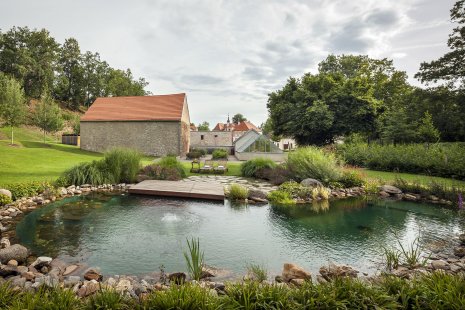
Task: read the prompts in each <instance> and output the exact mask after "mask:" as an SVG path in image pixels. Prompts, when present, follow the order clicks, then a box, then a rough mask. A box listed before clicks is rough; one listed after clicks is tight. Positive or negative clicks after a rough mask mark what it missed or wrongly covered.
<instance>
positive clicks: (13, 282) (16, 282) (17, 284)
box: [10, 277, 26, 288]
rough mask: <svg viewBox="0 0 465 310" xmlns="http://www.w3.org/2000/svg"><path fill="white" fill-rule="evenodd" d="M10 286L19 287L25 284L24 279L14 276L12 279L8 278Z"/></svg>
mask: <svg viewBox="0 0 465 310" xmlns="http://www.w3.org/2000/svg"><path fill="white" fill-rule="evenodd" d="M10 281H11V286H13V287H20V288H23V287H24V285H25V284H26V279H25V278H21V277H15V278H14V279H10Z"/></svg>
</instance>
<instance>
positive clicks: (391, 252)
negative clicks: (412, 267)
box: [383, 247, 401, 270]
mask: <svg viewBox="0 0 465 310" xmlns="http://www.w3.org/2000/svg"><path fill="white" fill-rule="evenodd" d="M400 255H401V254H400V251H399V250H397V249H391V248H387V247H383V258H384V263H385V265H386V269H387V270H392V269H396V268H397V267H399V261H400Z"/></svg>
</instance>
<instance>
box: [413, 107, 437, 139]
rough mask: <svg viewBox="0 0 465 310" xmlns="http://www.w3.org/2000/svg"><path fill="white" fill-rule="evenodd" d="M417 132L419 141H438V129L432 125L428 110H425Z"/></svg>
mask: <svg viewBox="0 0 465 310" xmlns="http://www.w3.org/2000/svg"><path fill="white" fill-rule="evenodd" d="M417 133H418V139H419V140H420V141H423V142H438V140H439V136H440V135H439V131H438V130H437V129H436V127H434V124H433V117H432V116H431V114H430V113H429V112H425V115H424V116H423V118H422V119H421V121H420V125H419V126H418V129H417Z"/></svg>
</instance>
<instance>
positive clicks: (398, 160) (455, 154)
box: [338, 143, 465, 180]
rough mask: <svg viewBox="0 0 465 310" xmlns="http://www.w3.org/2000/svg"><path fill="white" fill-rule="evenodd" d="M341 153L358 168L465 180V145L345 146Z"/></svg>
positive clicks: (339, 150) (373, 144)
mask: <svg viewBox="0 0 465 310" xmlns="http://www.w3.org/2000/svg"><path fill="white" fill-rule="evenodd" d="M338 153H339V154H340V155H341V156H342V157H343V158H344V160H345V161H346V162H347V163H349V164H351V165H354V166H362V167H367V168H369V169H373V170H381V171H398V172H411V173H418V174H426V175H434V176H441V177H449V178H456V179H462V180H465V161H464V160H463V154H465V144H463V143H437V144H432V145H423V144H408V145H391V144H387V145H381V144H376V143H372V144H370V145H368V144H364V143H361V144H344V145H341V146H339V147H338Z"/></svg>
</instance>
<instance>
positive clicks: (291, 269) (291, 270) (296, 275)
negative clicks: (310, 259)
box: [282, 263, 312, 282]
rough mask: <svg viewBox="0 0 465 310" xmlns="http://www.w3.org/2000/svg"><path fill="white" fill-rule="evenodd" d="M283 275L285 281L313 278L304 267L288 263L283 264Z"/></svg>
mask: <svg viewBox="0 0 465 310" xmlns="http://www.w3.org/2000/svg"><path fill="white" fill-rule="evenodd" d="M282 277H283V280H284V282H289V281H290V280H292V279H304V280H311V279H312V275H311V274H310V273H309V272H307V271H305V270H304V269H303V268H301V267H299V266H297V265H294V264H289V263H286V264H284V266H283V272H282Z"/></svg>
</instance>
